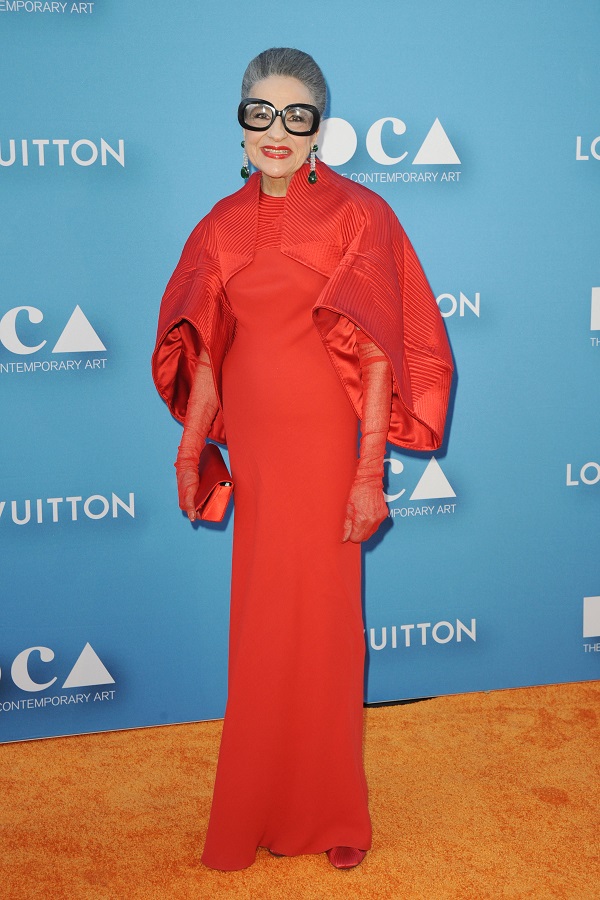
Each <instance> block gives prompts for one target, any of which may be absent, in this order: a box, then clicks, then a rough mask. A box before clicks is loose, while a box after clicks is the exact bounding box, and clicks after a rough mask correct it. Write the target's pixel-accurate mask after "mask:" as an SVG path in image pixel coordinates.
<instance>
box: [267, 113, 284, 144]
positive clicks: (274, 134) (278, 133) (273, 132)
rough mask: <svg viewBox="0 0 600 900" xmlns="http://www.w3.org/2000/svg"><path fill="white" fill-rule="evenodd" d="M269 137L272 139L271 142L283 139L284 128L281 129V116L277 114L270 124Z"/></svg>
mask: <svg viewBox="0 0 600 900" xmlns="http://www.w3.org/2000/svg"><path fill="white" fill-rule="evenodd" d="M269 136H270V137H271V138H273V140H283V138H284V137H285V128H284V127H283V122H282V121H281V116H280V115H279V114H277V115H276V116H275V118H274V119H273V121H272V122H271V126H270V128H269Z"/></svg>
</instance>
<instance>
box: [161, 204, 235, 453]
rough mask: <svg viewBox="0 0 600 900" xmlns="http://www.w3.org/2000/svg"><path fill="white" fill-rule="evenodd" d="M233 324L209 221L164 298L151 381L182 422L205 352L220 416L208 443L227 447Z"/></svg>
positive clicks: (188, 247)
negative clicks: (224, 381) (224, 372)
mask: <svg viewBox="0 0 600 900" xmlns="http://www.w3.org/2000/svg"><path fill="white" fill-rule="evenodd" d="M234 329H235V318H234V316H233V313H232V311H231V309H230V307H229V303H228V301H227V297H226V295H225V291H224V288H223V281H222V277H221V269H220V265H219V260H218V254H217V250H216V241H215V237H214V230H213V226H212V223H211V219H210V216H207V217H206V218H204V219H203V220H202V221H201V222H200V223H199V224H198V225H197V226H196V228H195V229H194V230H193V231H192V233H191V235H190V237H189V238H188V240H187V241H186V244H185V246H184V248H183V252H182V254H181V258H180V260H179V262H178V264H177V266H176V268H175V271H174V272H173V274H172V276H171V278H170V279H169V283H168V284H167V288H166V290H165V293H164V296H163V298H162V302H161V306H160V313H159V319H158V331H157V336H156V346H155V349H154V353H153V354H152V377H153V379H154V384H155V385H156V389H157V391H158V393H159V394H160V396H161V397H162V398H163V400H164V401H165V403H166V404H167V405H168V407H169V409H170V411H171V413H172V415H173V416H175V418H176V419H179V421H180V422H183V420H184V418H185V412H186V409H187V402H188V398H189V395H190V390H191V386H192V380H193V375H194V371H195V368H196V364H197V361H198V357H199V355H200V351H201V349H202V347H203V346H205V347H206V349H207V351H208V355H209V358H210V362H211V367H212V373H213V378H214V382H215V388H216V391H217V396H218V398H219V412H218V413H217V416H216V418H215V421H214V422H213V425H212V428H211V431H210V433H209V435H208V436H209V437H210V438H211V439H212V440H215V441H219V442H220V443H224V442H225V427H224V422H223V412H222V405H221V365H222V362H223V359H224V357H225V354H226V353H227V350H228V349H229V347H230V345H231V341H232V339H233V333H234Z"/></svg>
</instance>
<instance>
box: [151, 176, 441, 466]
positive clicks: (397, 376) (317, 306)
mask: <svg viewBox="0 0 600 900" xmlns="http://www.w3.org/2000/svg"><path fill="white" fill-rule="evenodd" d="M317 171H318V181H317V183H316V184H314V185H310V184H308V181H307V174H308V166H307V165H305V166H302V167H301V169H299V170H298V172H296V173H295V175H294V176H293V178H292V180H291V182H290V185H289V188H288V192H287V195H286V197H285V203H284V212H283V217H282V223H281V244H280V249H281V252H282V253H283V254H284V255H286V256H288V257H289V258H290V259H294V260H296V261H298V262H300V263H302V264H303V265H305V266H308V267H309V268H311V269H313V270H314V271H315V272H318V273H320V274H322V275H324V276H325V277H326V279H327V280H326V282H325V284H324V286H323V289H322V291H321V292H320V294H319V296H318V297H317V298H316V300H315V303H314V305H313V309H312V318H313V322H314V325H315V327H316V328H317V330H318V333H319V334H320V336H321V340H322V341H323V344H324V346H325V348H326V350H327V352H328V354H329V358H330V360H331V363H332V365H333V367H334V370H335V371H336V372H337V375H338V376H339V378H340V380H341V382H342V385H343V387H344V389H345V391H346V393H347V395H348V398H349V400H350V402H351V404H352V406H353V408H354V410H355V412H356V415H357V416H358V417H359V418H360V416H361V408H362V392H361V380H360V368H359V364H358V358H357V355H356V351H355V345H354V338H353V335H354V327H355V325H358V326H359V327H360V328H361V329H362V330H363V331H364V332H365V333H366V334H367V335H368V336H369V337H370V338H371V339H372V340H373V341H374V342H375V343H376V344H377V345H378V346H379V347H380V348H381V350H382V352H383V353H384V354H385V356H387V358H388V359H389V361H390V364H391V366H392V372H393V378H394V395H393V398H392V415H391V419H390V430H389V435H388V439H389V440H390V441H391V442H392V443H394V444H397V445H398V446H401V447H406V448H409V449H412V450H424V451H425V450H434V449H436V448H437V447H439V445H440V444H441V441H442V438H443V432H444V424H445V417H446V411H447V406H448V398H449V393H450V386H451V380H452V368H453V367H452V356H451V352H450V347H449V344H448V340H447V336H446V332H445V328H444V323H443V320H442V318H441V315H440V312H439V310H438V307H437V304H436V302H435V297H434V295H433V293H432V291H431V288H430V286H429V283H428V281H427V278H426V276H425V273H424V272H423V269H422V267H421V264H420V262H419V260H418V258H417V255H416V253H415V251H414V249H413V248H412V245H411V243H410V241H409V239H408V237H407V236H406V234H405V232H404V230H403V229H402V226H401V225H400V223H399V222H398V220H397V218H396V216H395V214H394V212H393V210H392V209H391V208H390V207H389V205H388V204H387V203H386V202H385V201H384V200H383V199H382V198H381V197H380V196H379V195H378V194H375V193H374V192H373V191H370V190H369V189H368V188H366V187H364V186H362V185H359V184H356V183H354V182H352V181H350V180H348V179H346V178H343V177H342V176H340V175H338V174H337V173H335V172H333V171H332V170H331V169H329V168H328V167H327V166H326V165H325V164H324V163H321V162H319V163H318V165H317ZM259 193H260V175H259V173H255V174H254V175H252V176H251V177H250V179H249V180H248V183H247V184H246V185H245V186H244V187H242V188H241V189H240V190H239V191H236V193H234V194H232V195H230V196H229V197H225V198H224V199H223V200H221V201H220V202H219V203H217V204H216V206H215V207H214V208H213V210H212V211H211V212H210V213H209V214H208V215H207V216H206V217H205V218H204V219H203V220H202V221H201V222H200V223H199V224H198V225H197V226H196V228H195V229H194V231H193V232H192V234H191V235H190V237H189V239H188V241H187V243H186V245H185V247H184V250H183V253H182V255H181V259H180V261H179V263H178V265H177V267H176V269H175V271H174V273H173V275H172V277H171V279H170V281H169V284H168V285H167V289H166V291H165V294H164V297H163V301H162V305H161V311H160V317H159V324H158V333H157V341H156V348H155V351H154V355H153V361H152V366H153V377H154V380H155V384H156V387H157V390H158V391H159V393H160V395H161V396H162V397H163V399H164V400H165V401H166V403H167V404H168V406H169V408H170V410H171V412H172V414H173V415H174V416H175V417H176V418H178V419H179V420H181V421H183V419H184V417H185V410H186V405H187V397H188V395H189V390H190V387H191V381H192V375H193V372H194V368H195V363H196V360H197V356H198V353H199V348H200V347H201V346H202V344H204V345H205V346H206V347H207V349H208V352H209V355H210V358H211V363H212V366H213V374H214V378H215V385H216V388H217V392H218V395H219V398H220V400H221V401H222V391H221V369H222V363H223V359H224V358H225V355H226V353H227V351H228V349H229V347H230V346H231V342H232V340H233V337H234V334H235V327H236V320H235V315H234V312H233V310H232V309H231V306H230V304H229V302H228V300H227V295H226V290H225V287H226V285H227V282H228V280H229V279H230V278H232V277H233V276H234V275H235V274H236V273H237V272H239V271H240V270H241V269H243V268H244V267H245V266H248V265H249V264H250V263H251V262H252V260H253V259H254V255H255V252H256V237H257V226H258V200H259ZM210 437H211V438H212V439H213V440H216V441H219V442H223V443H224V442H226V433H225V425H224V421H223V416H222V403H221V412H220V413H219V414H218V415H217V418H216V419H215V422H214V424H213V427H212V430H211V434H210Z"/></svg>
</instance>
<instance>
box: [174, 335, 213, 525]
mask: <svg viewBox="0 0 600 900" xmlns="http://www.w3.org/2000/svg"><path fill="white" fill-rule="evenodd" d="M218 408H219V401H218V399H217V394H216V391H215V385H214V381H213V377H212V370H211V366H210V359H209V356H208V353H207V351H206V349H205V348H204V347H203V348H202V350H201V352H200V356H199V358H198V363H197V365H196V370H195V372H194V382H193V384H192V389H191V391H190V397H189V400H188V405H187V411H186V414H185V422H184V425H183V434H182V436H181V443H180V444H179V449H178V451H177V459H176V460H175V469H176V471H177V493H178V494H179V508H180V509H182V510H183V511H184V513H186V514H187V517H188V519H189V520H190V522H195V521H196V519H197V516H196V493H197V491H198V485H199V483H200V480H199V477H198V463H199V462H200V454H201V452H202V450H203V448H204V445H205V444H206V438H207V435H208V433H209V431H210V427H211V425H212V423H213V421H214V418H215V415H216V414H217V410H218Z"/></svg>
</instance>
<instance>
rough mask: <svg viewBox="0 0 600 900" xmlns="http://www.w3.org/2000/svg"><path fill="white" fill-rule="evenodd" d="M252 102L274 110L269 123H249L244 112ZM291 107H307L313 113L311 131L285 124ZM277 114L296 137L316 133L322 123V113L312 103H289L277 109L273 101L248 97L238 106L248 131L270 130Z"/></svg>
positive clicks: (288, 130) (289, 132)
mask: <svg viewBox="0 0 600 900" xmlns="http://www.w3.org/2000/svg"><path fill="white" fill-rule="evenodd" d="M251 103H262V105H263V106H268V107H269V109H272V110H273V118H272V119H271V121H270V122H269V124H268V125H248V124H247V123H246V121H245V120H244V112H245V111H246V107H248V106H250V104H251ZM289 109H306V110H308V111H309V112H311V113H312V115H313V127H312V128H311V129H310V131H292V130H291V129H290V128H288V127H287V125H286V124H285V118H284V116H285V114H286V113H287V111H288V110H289ZM277 116H280V117H281V124H282V125H283V127H284V128H285V130H286V131H287V133H288V134H292V135H296V137H309V136H310V135H311V134H315V133H316V132H317V131H318V130H319V125H320V124H321V113H320V112H319V110H318V109H317V107H316V106H313V105H312V104H311V103H288V105H287V106H284V107H283V109H275V107H274V106H273V104H272V103H269V101H268V100H261V99H260V98H258V97H246V98H245V99H244V100H242V102H241V103H240V105H239V106H238V122H239V123H240V125H241V126H242V128H247V129H248V131H268V130H269V128H270V127H271V125H272V124H273V122H274V121H275V119H276V118H277Z"/></svg>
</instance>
